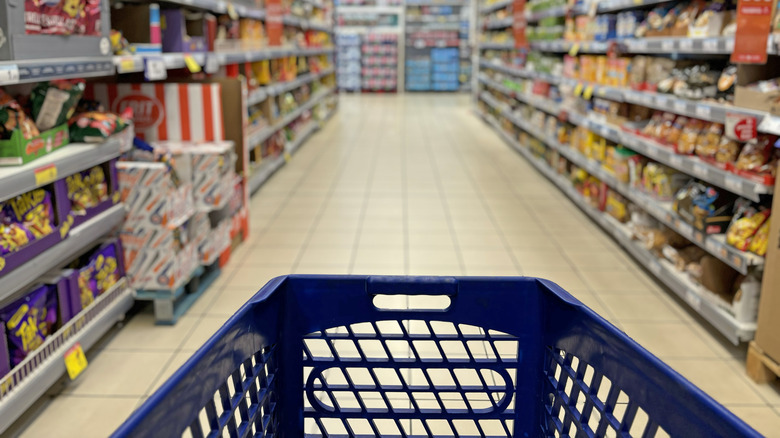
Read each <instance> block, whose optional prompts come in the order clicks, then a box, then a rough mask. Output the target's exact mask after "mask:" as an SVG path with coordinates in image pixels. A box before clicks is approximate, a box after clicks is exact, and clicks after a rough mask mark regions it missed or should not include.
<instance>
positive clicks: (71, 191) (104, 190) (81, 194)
mask: <svg viewBox="0 0 780 438" xmlns="http://www.w3.org/2000/svg"><path fill="white" fill-rule="evenodd" d="M65 185H66V186H67V189H68V199H70V202H71V211H72V212H73V213H74V214H77V215H82V216H83V215H84V214H86V212H87V209H88V208H90V207H95V206H96V205H98V204H100V203H101V202H103V201H105V200H107V199H108V184H107V182H106V175H105V172H104V171H103V166H95V167H93V168H92V169H88V170H85V171H83V172H79V173H74V174H73V175H70V176H68V177H67V178H65Z"/></svg>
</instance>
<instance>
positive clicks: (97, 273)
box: [90, 243, 122, 296]
mask: <svg viewBox="0 0 780 438" xmlns="http://www.w3.org/2000/svg"><path fill="white" fill-rule="evenodd" d="M90 265H92V266H94V279H95V286H96V288H95V290H96V292H97V293H96V295H95V296H98V295H101V294H103V293H104V292H106V291H107V290H109V289H111V287H112V286H113V285H115V284H116V283H117V282H118V281H119V279H120V278H121V277H122V272H121V270H120V269H121V268H120V266H119V258H118V257H117V244H116V243H109V244H107V245H103V246H101V247H100V248H98V250H97V251H96V252H95V253H94V254H93V255H92V256H91V257H90Z"/></svg>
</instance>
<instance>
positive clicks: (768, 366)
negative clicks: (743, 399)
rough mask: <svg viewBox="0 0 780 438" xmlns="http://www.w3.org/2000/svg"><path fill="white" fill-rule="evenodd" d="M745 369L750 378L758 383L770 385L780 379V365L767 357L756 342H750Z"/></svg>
mask: <svg viewBox="0 0 780 438" xmlns="http://www.w3.org/2000/svg"><path fill="white" fill-rule="evenodd" d="M745 367H746V368H747V373H748V376H750V378H751V379H753V381H754V382H756V383H769V382H771V381H773V380H775V379H776V378H778V377H780V364H779V363H777V362H775V360H774V359H772V358H771V357H769V356H767V355H766V353H764V350H762V349H761V347H759V346H758V344H756V342H755V341H750V346H748V352H747V360H746V362H745Z"/></svg>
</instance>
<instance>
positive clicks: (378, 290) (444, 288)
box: [366, 275, 458, 296]
mask: <svg viewBox="0 0 780 438" xmlns="http://www.w3.org/2000/svg"><path fill="white" fill-rule="evenodd" d="M366 292H368V294H370V295H379V294H384V295H393V294H403V295H448V296H455V295H457V293H458V280H457V279H455V278H453V277H406V276H400V275H398V276H377V275H374V276H371V277H368V280H366Z"/></svg>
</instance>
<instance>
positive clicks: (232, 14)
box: [227, 2, 238, 20]
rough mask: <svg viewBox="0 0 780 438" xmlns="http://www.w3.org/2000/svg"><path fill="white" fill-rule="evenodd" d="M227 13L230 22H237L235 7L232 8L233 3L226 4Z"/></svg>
mask: <svg viewBox="0 0 780 438" xmlns="http://www.w3.org/2000/svg"><path fill="white" fill-rule="evenodd" d="M227 13H228V15H229V16H230V19H231V20H238V12H237V11H236V7H235V6H233V3H231V2H228V4H227Z"/></svg>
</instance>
